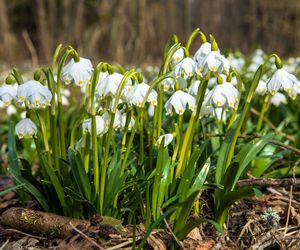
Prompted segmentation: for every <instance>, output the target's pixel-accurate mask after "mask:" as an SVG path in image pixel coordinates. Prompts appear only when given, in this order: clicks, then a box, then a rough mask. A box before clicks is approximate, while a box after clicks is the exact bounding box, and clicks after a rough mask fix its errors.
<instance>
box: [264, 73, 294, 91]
mask: <svg viewBox="0 0 300 250" xmlns="http://www.w3.org/2000/svg"><path fill="white" fill-rule="evenodd" d="M296 82H298V80H297V78H296V77H295V76H294V75H292V74H290V73H289V72H287V71H286V70H285V69H283V68H281V69H277V70H276V71H275V72H274V74H273V75H272V77H271V78H270V80H269V81H268V83H267V87H268V90H269V92H270V93H271V94H272V95H274V94H275V93H276V92H277V91H278V90H280V89H283V90H284V91H285V92H287V93H288V94H289V93H291V92H292V89H293V85H294V84H295V83H296Z"/></svg>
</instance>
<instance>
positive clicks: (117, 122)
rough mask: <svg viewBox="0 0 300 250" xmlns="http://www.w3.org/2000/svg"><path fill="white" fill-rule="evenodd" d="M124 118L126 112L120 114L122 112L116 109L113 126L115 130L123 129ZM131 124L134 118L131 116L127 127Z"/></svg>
mask: <svg viewBox="0 0 300 250" xmlns="http://www.w3.org/2000/svg"><path fill="white" fill-rule="evenodd" d="M126 119H127V116H126V114H125V113H124V114H122V112H121V111H119V110H118V111H117V112H116V115H115V119H114V125H113V128H114V129H115V130H123V129H124V128H125V126H126ZM133 125H134V119H133V118H132V117H131V118H130V121H129V124H128V129H129V130H131V128H132V127H133Z"/></svg>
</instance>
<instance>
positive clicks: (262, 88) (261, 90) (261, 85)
mask: <svg viewBox="0 0 300 250" xmlns="http://www.w3.org/2000/svg"><path fill="white" fill-rule="evenodd" d="M255 92H256V93H257V94H259V95H264V94H265V93H266V92H267V83H266V82H265V81H264V80H259V82H258V85H257V88H256V90H255Z"/></svg>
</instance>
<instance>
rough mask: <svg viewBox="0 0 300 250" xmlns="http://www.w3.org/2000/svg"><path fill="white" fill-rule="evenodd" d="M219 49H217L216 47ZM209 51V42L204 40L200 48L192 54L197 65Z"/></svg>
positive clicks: (200, 63)
mask: <svg viewBox="0 0 300 250" xmlns="http://www.w3.org/2000/svg"><path fill="white" fill-rule="evenodd" d="M218 51H219V49H218ZM210 52H211V43H209V42H205V43H203V44H202V45H201V46H200V48H199V49H198V50H197V51H196V53H195V55H194V60H195V62H196V63H197V64H198V65H202V61H203V60H204V59H205V57H206V56H207V55H208V54H209V53H210Z"/></svg>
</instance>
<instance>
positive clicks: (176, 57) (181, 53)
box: [172, 48, 184, 65]
mask: <svg viewBox="0 0 300 250" xmlns="http://www.w3.org/2000/svg"><path fill="white" fill-rule="evenodd" d="M183 58H184V50H183V48H179V49H178V50H176V51H175V53H174V54H173V56H172V63H173V65H176V64H178V63H179V62H180V61H181V60H182V59H183Z"/></svg>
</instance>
